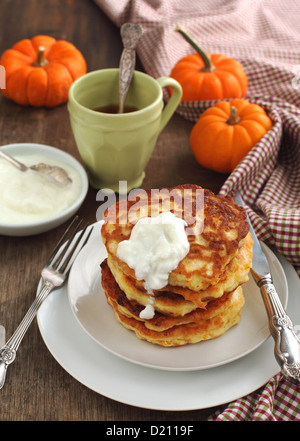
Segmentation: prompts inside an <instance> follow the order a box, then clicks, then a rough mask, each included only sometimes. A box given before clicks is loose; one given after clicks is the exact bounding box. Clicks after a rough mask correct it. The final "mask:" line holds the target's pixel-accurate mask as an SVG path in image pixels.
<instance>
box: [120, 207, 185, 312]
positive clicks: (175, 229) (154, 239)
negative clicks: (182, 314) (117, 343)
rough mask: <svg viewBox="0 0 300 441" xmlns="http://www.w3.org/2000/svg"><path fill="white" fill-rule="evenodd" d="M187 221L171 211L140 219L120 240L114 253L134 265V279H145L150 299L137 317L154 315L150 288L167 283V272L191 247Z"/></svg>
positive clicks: (160, 286) (174, 266)
mask: <svg viewBox="0 0 300 441" xmlns="http://www.w3.org/2000/svg"><path fill="white" fill-rule="evenodd" d="M185 226H187V224H186V222H185V221H184V220H183V219H181V218H178V217H176V216H175V215H174V214H173V213H171V212H165V213H161V214H159V215H158V216H156V217H145V218H142V219H140V220H139V221H138V222H137V223H136V224H135V225H134V227H133V229H132V231H131V235H130V238H129V239H128V240H124V241H122V242H120V243H119V245H118V249H117V257H118V258H119V259H121V260H122V261H124V262H126V263H127V265H128V266H129V267H130V268H132V269H134V271H135V275H136V278H137V280H144V286H145V289H146V290H147V292H148V294H149V301H148V304H147V305H146V307H145V309H144V310H143V311H141V313H140V317H141V318H143V319H151V318H153V317H154V314H155V310H154V294H153V290H157V289H161V288H163V287H165V286H166V285H167V284H168V279H169V273H170V272H171V271H173V270H174V269H175V268H177V266H178V264H179V262H180V261H181V260H182V259H183V258H184V257H185V256H186V255H187V253H188V252H189V249H190V245H189V241H188V238H187V235H186V232H185Z"/></svg>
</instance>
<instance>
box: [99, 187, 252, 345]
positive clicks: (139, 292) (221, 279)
mask: <svg viewBox="0 0 300 441" xmlns="http://www.w3.org/2000/svg"><path fill="white" fill-rule="evenodd" d="M200 190H201V191H202V193H201V194H202V196H204V197H202V202H203V203H202V205H201V204H198V203H197V200H196V198H197V197H198V195H199V194H200V192H199V191H200ZM137 194H138V193H137ZM170 194H172V195H173V196H174V195H175V197H173V198H171V200H170V197H169V195H170ZM176 194H177V195H179V196H180V197H178V198H176ZM137 197H138V198H139V199H138V204H137V200H135V201H130V200H128V199H125V200H124V199H123V200H121V201H119V202H117V203H116V204H115V205H114V206H113V209H112V207H110V208H109V209H108V210H106V212H105V213H104V219H105V220H104V224H103V226H102V230H101V234H102V239H103V242H104V244H105V246H106V249H107V259H106V260H105V261H104V262H103V263H102V264H101V269H102V287H103V289H104V292H105V295H106V298H107V302H108V304H109V305H110V306H111V307H112V308H113V311H114V314H115V317H116V319H117V320H118V321H119V322H120V323H121V324H122V325H123V326H124V327H125V328H127V329H129V330H131V331H134V332H135V334H136V335H137V337H139V338H140V339H143V340H147V341H149V342H151V343H155V344H158V345H161V346H168V347H169V346H182V345H185V344H189V343H197V342H200V341H202V340H209V339H212V338H215V337H219V336H221V335H223V334H224V333H225V332H226V331H227V330H229V329H230V328H232V327H233V326H234V325H236V324H237V323H238V322H239V321H240V318H241V311H242V308H243V306H244V296H243V291H242V286H241V285H242V284H244V283H245V282H247V280H248V273H249V270H250V267H251V262H252V244H253V242H252V237H251V234H250V232H249V225H248V223H247V221H246V213H245V211H244V209H243V208H242V207H240V206H239V205H237V204H236V203H235V201H234V199H233V198H232V197H229V196H227V197H225V196H221V195H215V194H213V193H212V192H211V191H209V190H206V189H202V188H201V187H199V186H196V185H183V186H178V187H174V188H172V189H168V191H167V192H166V193H163V192H161V193H160V194H159V196H158V197H156V198H153V197H151V191H150V190H149V191H145V190H143V191H142V193H141V195H139V196H137ZM167 198H168V201H167ZM187 198H188V199H189V201H187V200H186V199H187ZM180 200H181V201H182V200H184V202H185V204H182V203H179V202H178V201H180ZM164 202H168V203H167V204H165V203H164ZM187 202H188V203H187ZM134 204H135V207H137V206H138V209H136V208H135V207H134ZM166 206H167V209H168V211H170V212H172V213H174V214H175V216H176V217H181V218H182V219H184V220H185V222H186V227H185V228H186V232H187V237H188V241H189V245H190V247H189V251H188V253H187V255H186V256H185V257H184V258H183V259H182V260H181V261H180V262H179V264H178V266H177V267H176V268H175V269H174V270H173V271H171V272H170V273H169V278H168V284H167V285H166V286H164V287H163V288H162V289H160V290H156V291H154V292H153V294H154V310H155V315H154V317H153V318H151V319H142V318H141V317H140V313H141V311H142V310H144V308H145V307H146V306H147V304H148V301H149V293H148V292H147V291H146V289H145V287H144V281H143V280H137V278H136V274H135V271H134V269H132V268H130V267H129V266H128V265H127V263H125V262H124V261H122V260H121V259H119V258H118V256H117V249H118V245H119V243H120V242H121V241H124V240H128V239H129V238H130V234H131V231H132V228H133V227H134V225H135V223H136V222H137V221H138V220H139V219H141V218H143V217H148V216H153V213H156V215H157V214H158V213H161V212H163V211H166ZM183 207H184V208H183ZM186 207H190V208H189V209H188V210H187V208H186ZM134 208H135V209H134ZM133 209H134V210H133ZM187 211H188V212H187Z"/></svg>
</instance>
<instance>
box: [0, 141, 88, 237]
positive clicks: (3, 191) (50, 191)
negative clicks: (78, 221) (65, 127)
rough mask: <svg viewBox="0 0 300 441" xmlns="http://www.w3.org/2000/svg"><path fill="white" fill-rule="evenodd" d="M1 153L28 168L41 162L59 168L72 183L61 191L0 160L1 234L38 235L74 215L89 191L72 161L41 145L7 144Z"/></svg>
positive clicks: (78, 166) (43, 178)
mask: <svg viewBox="0 0 300 441" xmlns="http://www.w3.org/2000/svg"><path fill="white" fill-rule="evenodd" d="M1 149H3V150H4V151H6V152H7V153H8V154H10V155H11V156H13V157H14V158H16V159H17V160H19V161H20V162H23V163H24V164H26V165H27V166H30V165H33V164H38V163H41V162H44V163H46V164H49V165H54V166H59V167H62V168H64V169H65V170H66V172H67V174H68V175H69V177H70V178H71V180H72V182H71V184H70V185H68V186H66V187H61V186H59V185H57V184H56V183H55V182H53V181H52V180H51V179H49V178H48V177H46V176H43V175H41V174H40V173H37V172H35V171H33V170H28V171H26V172H22V171H20V170H18V169H17V168H16V167H14V166H13V165H12V164H10V163H9V162H8V161H6V160H5V159H4V158H0V234H4V235H11V236H27V235H32V234H39V233H42V232H44V231H47V230H50V229H52V228H55V227H56V226H58V225H60V224H61V223H63V222H65V221H66V220H67V219H69V218H70V217H71V216H72V215H73V214H75V212H76V211H77V210H78V209H79V207H80V206H81V204H82V202H83V201H84V199H85V196H86V193H87V190H88V179H87V174H86V172H85V170H84V168H83V167H82V166H81V164H80V163H79V162H78V161H77V160H76V159H75V158H73V157H72V156H71V155H69V154H68V153H66V152H64V151H62V150H59V149H56V148H54V147H50V146H45V145H42V144H29V143H24V144H10V145H7V146H3V147H1Z"/></svg>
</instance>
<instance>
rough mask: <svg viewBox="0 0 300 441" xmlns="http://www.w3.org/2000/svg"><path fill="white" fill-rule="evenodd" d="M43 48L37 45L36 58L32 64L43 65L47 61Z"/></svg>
mask: <svg viewBox="0 0 300 441" xmlns="http://www.w3.org/2000/svg"><path fill="white" fill-rule="evenodd" d="M45 50H46V49H45V48H44V46H39V47H38V53H37V58H36V60H35V62H34V63H33V65H34V66H37V67H43V66H46V64H48V63H49V62H48V60H46V58H45Z"/></svg>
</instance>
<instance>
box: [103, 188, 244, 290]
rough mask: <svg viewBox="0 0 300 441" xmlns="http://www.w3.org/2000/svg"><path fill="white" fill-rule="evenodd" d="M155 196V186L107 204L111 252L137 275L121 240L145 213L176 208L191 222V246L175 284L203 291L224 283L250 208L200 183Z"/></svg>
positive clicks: (124, 268) (105, 230) (173, 274)
mask: <svg viewBox="0 0 300 441" xmlns="http://www.w3.org/2000/svg"><path fill="white" fill-rule="evenodd" d="M170 195H171V196H172V197H171V199H170ZM201 195H203V196H204V197H203V202H204V217H203V209H202V208H203V205H202V204H201V200H202V199H201ZM155 196H156V198H154V197H153V194H152V197H151V190H147V191H145V190H143V191H141V193H139V192H136V198H135V199H134V200H128V199H125V200H121V201H119V202H117V204H116V205H115V206H113V207H110V208H109V209H107V210H106V212H105V213H104V220H105V222H104V225H103V226H102V230H101V234H102V239H103V242H104V244H105V246H106V249H107V252H108V255H109V256H110V257H111V259H112V260H113V261H114V263H115V264H116V265H117V267H118V268H119V269H120V270H121V271H122V272H123V273H125V274H127V275H130V276H131V277H133V278H135V273H134V270H133V269H131V268H129V266H128V265H127V264H126V263H125V262H123V261H121V260H120V259H118V257H117V248H118V244H119V243H120V242H121V241H122V240H127V239H129V237H130V234H131V230H132V228H133V226H134V225H135V223H136V222H137V221H138V220H139V219H140V218H141V217H146V216H151V215H153V214H155V215H158V214H159V213H161V212H163V211H171V212H173V213H174V214H175V215H176V216H178V217H181V218H183V219H184V220H185V221H186V222H187V227H186V231H187V232H188V233H187V234H188V240H189V243H190V250H189V252H188V254H187V256H186V257H185V258H184V259H183V260H182V261H181V262H180V263H179V264H178V266H177V268H176V269H175V270H173V271H172V272H171V273H170V275H169V285H171V286H176V287H177V286H178V287H183V288H187V289H189V290H192V291H200V290H204V289H206V288H208V287H209V286H210V285H216V284H217V283H219V281H220V278H221V277H222V274H223V273H224V271H225V268H226V266H227V265H228V264H229V262H230V261H231V260H232V259H233V258H234V257H235V256H236V255H237V253H238V251H239V249H240V248H241V247H242V245H243V244H244V241H245V238H246V236H247V234H248V232H249V225H248V223H247V222H246V213H245V211H244V209H243V208H242V207H240V206H239V205H237V204H236V203H235V201H234V199H233V198H232V197H230V196H221V195H214V194H213V193H212V192H211V191H209V190H206V189H203V188H201V187H199V186H197V185H182V186H177V187H174V188H172V189H164V190H161V191H159V192H156V193H155ZM199 201H200V202H199ZM202 227H203V231H202ZM201 231H202V232H201Z"/></svg>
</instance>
